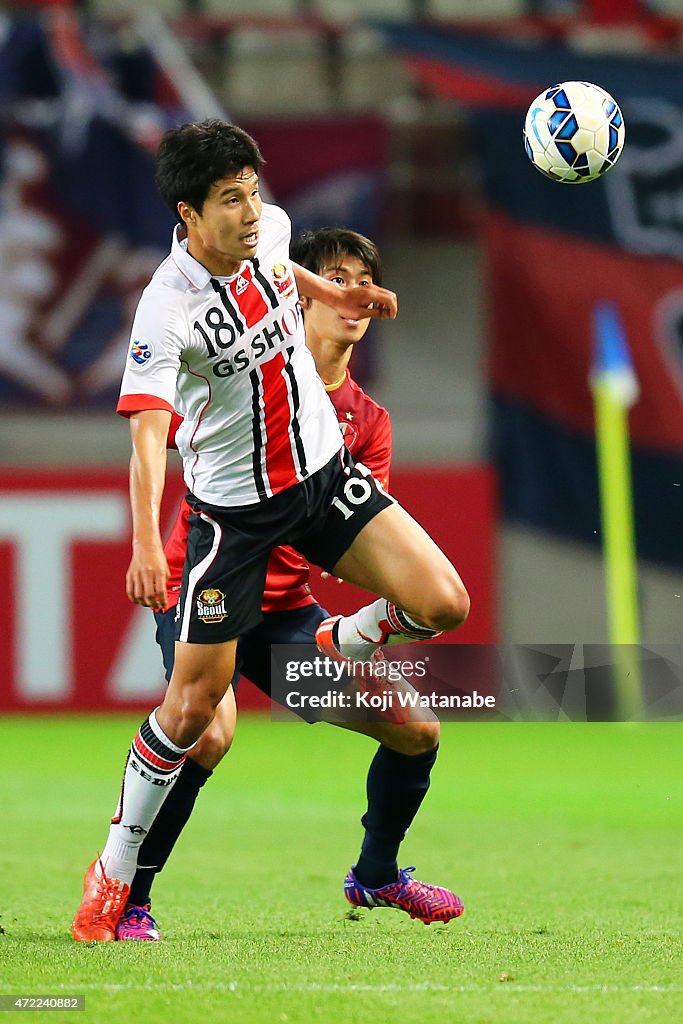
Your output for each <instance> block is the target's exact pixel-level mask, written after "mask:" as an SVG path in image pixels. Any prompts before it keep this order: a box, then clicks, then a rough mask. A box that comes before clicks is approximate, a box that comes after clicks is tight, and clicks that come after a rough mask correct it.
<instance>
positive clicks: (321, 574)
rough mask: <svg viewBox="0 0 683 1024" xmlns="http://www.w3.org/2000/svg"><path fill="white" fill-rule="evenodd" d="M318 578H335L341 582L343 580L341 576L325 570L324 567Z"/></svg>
mask: <svg viewBox="0 0 683 1024" xmlns="http://www.w3.org/2000/svg"><path fill="white" fill-rule="evenodd" d="M320 579H321V580H335V579H336V581H337V583H343V582H344V580H343V579H342V578H341V576H333V575H332V573H331V572H325V570H324V569H323V571H322V572H321V573H320Z"/></svg>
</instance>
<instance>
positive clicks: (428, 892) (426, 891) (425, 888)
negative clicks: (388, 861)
mask: <svg viewBox="0 0 683 1024" xmlns="http://www.w3.org/2000/svg"><path fill="white" fill-rule="evenodd" d="M415 870H416V869H415V867H414V866H413V867H412V868H404V869H403V872H402V874H403V875H404V876H409V875H411V874H412V872H413V871H415ZM404 881H407V882H412V883H413V885H414V886H416V888H417V890H418V892H420V893H421V894H423V895H424V896H432V895H433V894H434V892H435V891H436V886H435V885H430V884H429V882H421V881H420V880H419V878H410V877H404Z"/></svg>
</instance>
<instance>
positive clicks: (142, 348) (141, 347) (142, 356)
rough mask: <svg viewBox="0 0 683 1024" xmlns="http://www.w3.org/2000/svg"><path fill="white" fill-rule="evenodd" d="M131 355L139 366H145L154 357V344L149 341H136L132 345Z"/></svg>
mask: <svg viewBox="0 0 683 1024" xmlns="http://www.w3.org/2000/svg"><path fill="white" fill-rule="evenodd" d="M130 357H131V359H132V360H133V362H134V363H137V364H138V366H144V365H145V363H148V362H149V361H150V359H151V358H152V346H151V345H148V344H147V342H143V341H134V342H133V344H132V345H131V347H130Z"/></svg>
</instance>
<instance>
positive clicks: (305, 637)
mask: <svg viewBox="0 0 683 1024" xmlns="http://www.w3.org/2000/svg"><path fill="white" fill-rule="evenodd" d="M328 617H329V612H326V611H325V609H324V608H321V607H320V605H319V604H308V605H305V606H304V607H303V608H295V609H294V610H293V611H287V612H265V613H264V614H263V621H262V622H260V623H259V624H258V626H254V628H253V629H250V630H248V632H246V633H245V634H244V636H241V637H240V638H239V640H238V642H237V654H236V656H235V674H234V676H233V677H232V686H233V688H234V689H235V690H236V689H237V683H238V682H239V679H240V676H243V675H244V676H246V677H247V679H250V680H251V682H252V683H253V684H254V686H256V687H257V688H258V689H259V690H261V692H262V693H265V695H266V697H270V647H271V644H314V643H315V631H316V629H317V628H318V626H319V625H320V623H321V622H322V621H323V619H327V618H328ZM154 618H155V619H156V623H157V634H156V640H157V643H158V644H159V647H160V648H161V656H162V658H163V660H164V668H165V670H166V679H167V680H169V679H170V678H171V673H172V672H173V660H174V656H175V633H176V627H175V622H174V619H175V608H169V609H168V611H165V612H155V613H154ZM299 717H301V718H305V719H306V721H315V720H316V719H315V718H314V717H313V716H312V714H311V711H310V709H306V711H305V713H302V714H301V715H300V716H299Z"/></svg>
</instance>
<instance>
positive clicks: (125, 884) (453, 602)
mask: <svg viewBox="0 0 683 1024" xmlns="http://www.w3.org/2000/svg"><path fill="white" fill-rule="evenodd" d="M262 162H263V161H262V157H261V154H260V152H259V150H258V146H257V144H256V143H255V142H254V140H253V139H251V138H250V136H248V135H247V134H246V133H245V132H243V131H241V130H240V129H238V128H236V127H235V126H233V125H229V124H226V123H225V122H222V121H218V120H210V121H205V122H200V123H193V124H187V125H182V126H180V127H179V128H175V129H172V130H171V131H169V132H167V133H166V135H165V136H164V138H163V140H162V142H161V145H160V147H159V151H158V154H157V163H156V178H157V184H158V186H159V190H160V192H161V194H162V196H163V197H164V198H165V199H166V201H167V202H168V205H169V206H170V208H171V209H172V210H174V212H175V213H176V214H177V216H178V219H179V221H180V224H179V225H178V226H177V227H176V230H175V232H174V236H173V243H172V247H171V252H170V254H169V256H168V257H167V259H166V260H165V261H164V262H163V263H162V264H161V265H160V267H159V268H158V269H157V271H156V272H155V274H154V276H153V278H152V280H151V282H150V283H149V285H148V286H147V288H146V289H145V290H144V292H143V294H142V297H141V299H140V302H139V304H138V308H137V312H136V315H135V319H134V323H133V330H132V337H131V346H130V349H129V354H128V360H127V362H126V369H125V372H124V378H123V384H122V389H121V397H120V399H119V404H118V411H119V412H121V414H122V415H126V416H129V417H130V422H131V439H132V448H133V452H132V457H131V471H130V494H131V510H132V518H133V555H132V559H131V562H130V565H129V568H128V572H127V575H126V591H127V594H128V596H129V598H130V600H132V601H134V602H136V603H139V604H142V605H144V606H147V607H152V608H155V609H157V610H159V609H162V608H164V607H165V606H166V603H167V579H168V563H167V560H166V556H165V554H164V549H163V544H162V541H161V536H160V532H159V511H160V505H161V497H162V494H163V485H164V477H165V468H166V442H167V436H168V429H169V424H170V420H171V415H172V413H173V411H174V407H177V408H178V410H179V411H180V412H181V414H182V415H183V417H184V419H183V424H182V426H181V428H180V429H179V431H178V434H177V442H178V448H179V451H180V453H181V456H182V459H183V471H184V476H185V480H186V483H187V485H188V489H189V492H190V493H189V495H188V503H189V504H190V506H191V508H192V517H191V528H190V533H189V536H188V543H187V553H186V561H185V570H184V573H183V583H182V588H181V592H180V598H179V603H178V613H177V631H176V647H175V657H174V667H173V674H172V676H171V680H170V683H169V686H168V689H167V691H166V694H165V697H164V700H163V702H162V704H161V705H160V707H158V708H157V709H155V710H154V711H152V713H151V714H150V715H149V717H148V718H147V719H145V721H144V722H143V723H142V725H141V726H140V729H139V730H138V732H137V734H136V736H135V737H134V740H133V743H132V746H131V748H130V751H129V755H128V760H127V762H126V767H125V770H124V777H123V783H122V787H121V793H120V798H119V805H118V808H117V810H116V813H115V815H114V817H113V819H112V821H111V826H110V829H109V836H108V839H107V842H106V844H105V846H104V849H103V851H102V856H101V857H100V858H99V859H98V860H97V861H95V862H94V863H93V864H92V865H91V866H90V868H89V869H88V871H87V872H86V876H85V881H84V888H83V898H82V901H81V905H80V907H79V910H78V911H77V914H76V917H75V919H74V922H73V924H72V934H73V935H74V937H75V938H76V939H77V940H78V941H91V940H97V941H112V940H113V939H114V938H115V931H116V925H117V923H118V920H119V918H120V916H121V914H122V912H123V909H124V907H125V904H126V901H127V897H128V894H129V892H130V883H131V882H132V880H133V878H134V876H135V872H136V868H137V858H138V853H139V850H140V846H141V844H142V842H143V840H144V838H145V836H146V835H147V834H148V832H149V830H150V828H151V826H152V824H153V822H154V819H155V817H156V815H157V813H158V812H159V809H160V807H161V805H162V804H163V802H164V799H165V797H166V796H167V795H168V793H169V792H170V789H171V787H172V786H173V785H174V784H175V782H176V781H177V779H178V776H179V774H180V771H181V769H182V766H183V762H184V761H185V758H186V756H187V754H188V752H189V751H190V750H191V749H192V747H193V746H194V744H195V743H196V742H197V740H198V739H199V738H200V737H201V735H202V733H203V732H204V731H205V729H206V728H207V726H209V725H210V724H211V722H212V721H213V719H214V716H215V713H216V708H217V707H218V705H219V704H220V702H221V700H222V698H223V696H224V695H225V693H226V690H227V689H228V687H229V685H230V682H229V681H230V679H231V678H232V676H233V671H234V666H235V655H236V648H237V639H238V638H239V637H240V636H242V635H244V634H246V633H247V632H248V631H249V630H250V629H251V628H253V627H254V626H255V625H257V624H258V623H259V622H260V621H261V619H262V612H261V605H262V599H263V588H264V583H265V577H266V571H267V565H268V559H269V556H270V552H271V551H272V550H273V549H274V548H276V547H278V546H280V545H282V544H291V545H294V546H296V548H297V550H299V551H300V552H301V553H302V554H303V555H304V556H305V557H306V558H307V560H308V561H310V562H312V563H314V564H316V565H319V566H321V567H322V568H323V569H325V570H326V571H329V572H333V573H334V574H335V575H337V576H340V577H342V578H344V579H346V580H347V581H348V582H351V583H354V584H356V585H357V586H361V587H364V588H365V589H367V590H370V591H371V592H373V593H375V594H380V595H383V598H382V599H381V600H380V601H378V602H376V603H375V605H374V606H370V608H371V610H370V612H369V613H368V616H367V619H368V621H364V622H363V629H362V631H358V633H359V636H361V638H363V639H365V638H368V639H367V643H368V647H369V649H371V648H372V647H373V645H376V644H377V641H375V640H373V635H374V627H376V628H377V632H378V633H379V634H380V635H381V638H382V642H388V643H391V642H392V641H393V640H394V639H395V638H396V637H397V636H402V637H403V638H404V642H405V639H411V638H412V639H418V638H420V637H422V636H428V635H433V634H434V633H435V632H437V631H440V630H443V629H454V628H456V627H457V626H459V625H460V624H461V623H462V622H463V621H464V620H465V618H466V617H467V614H468V611H469V597H468V595H467V592H466V590H465V588H464V586H463V583H462V581H461V579H460V577H459V576H458V574H457V572H456V570H455V569H454V567H453V566H452V565H451V564H450V562H449V561H448V559H447V558H446V557H445V555H444V554H443V552H441V551H440V550H439V548H438V547H437V546H436V545H435V544H434V542H433V541H432V540H431V538H429V537H428V535H427V534H426V533H425V532H424V531H423V530H422V529H421V527H420V526H419V525H418V524H417V523H416V522H415V521H414V520H413V519H412V518H411V517H410V516H409V515H408V513H407V512H405V510H403V509H402V508H400V506H399V505H398V504H397V503H396V502H394V501H393V499H391V498H390V497H389V496H388V495H387V494H386V493H385V492H384V491H383V490H382V489H381V487H379V486H378V484H377V482H376V481H375V480H374V479H373V477H372V476H371V474H370V473H369V471H368V470H366V469H365V467H363V466H362V465H361V464H358V465H354V464H353V460H352V457H351V456H350V453H348V450H347V449H345V446H344V445H343V442H342V439H341V436H340V433H339V427H338V422H337V418H336V416H335V414H334V409H333V407H332V405H331V403H330V401H329V398H328V396H327V395H326V394H325V390H324V386H323V384H322V382H321V380H320V378H319V377H318V376H317V374H316V370H315V363H314V361H313V358H312V356H311V354H310V352H309V351H308V349H307V348H306V345H305V339H304V333H303V324H302V318H301V315H300V309H299V304H298V293H297V284H296V283H295V280H294V273H295V271H294V268H293V266H292V263H291V260H290V257H289V242H290V226H289V219H288V218H287V216H286V214H285V213H284V212H283V211H282V210H280V209H278V208H277V207H274V206H269V205H265V204H263V203H262V201H261V198H260V196H259V191H258V175H259V171H260V168H261V166H262ZM296 280H297V282H298V284H299V287H301V288H302V290H303V292H304V294H306V293H307V292H308V294H309V296H310V297H311V298H312V299H320V300H322V301H325V302H328V301H329V303H330V304H331V305H332V306H333V307H334V308H335V309H336V311H337V312H338V313H339V314H340V315H341V316H342V317H344V318H346V319H349V320H356V319H364V318H366V317H373V316H388V317H393V316H395V314H396V299H395V296H393V295H392V294H391V293H389V292H386V291H385V290H383V289H381V288H378V287H377V286H374V285H372V286H368V287H354V288H348V289H343V288H338V287H337V286H336V285H335V284H334V283H332V282H330V281H324V279H322V278H320V277H318V276H316V275H315V274H311V273H310V272H308V271H306V270H305V269H304V268H298V269H297V271H296ZM351 496H353V501H351ZM416 578H418V579H420V582H421V585H420V587H419V588H415V587H414V585H413V582H414V580H415V579H416ZM336 625H337V624H335V626H336ZM330 633H331V637H330V640H329V642H328V646H333V647H334V649H335V651H336V653H338V654H339V645H340V644H341V645H343V644H344V643H346V642H348V634H347V633H346V631H345V636H344V637H343V636H342V635H341V629H338V630H337V631H336V632H335V628H332V629H331V630H330ZM340 656H341V654H340ZM399 882H400V884H404V882H406V876H404V875H401V876H400V880H399V881H398V882H397V883H396V884H397V885H398V884H399ZM354 884H355V883H354ZM415 884H416V885H417V883H415ZM358 886H359V888H358V892H357V894H356V899H362V898H365V899H366V901H369V900H372V899H374V897H373V896H372V895H369V896H367V897H363V896H362V891H364V892H366V893H371V892H372V890H371V889H365V890H362V887H360V883H358ZM387 888H388V887H384V889H387ZM392 891H393V890H392ZM423 895H424V894H420V895H419V897H418V899H417V900H416V903H415V906H416V907H417V905H418V903H422V902H423ZM380 898H381V899H384V896H382V897H380ZM401 898H402V897H401ZM369 905H371V904H369Z"/></svg>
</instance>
